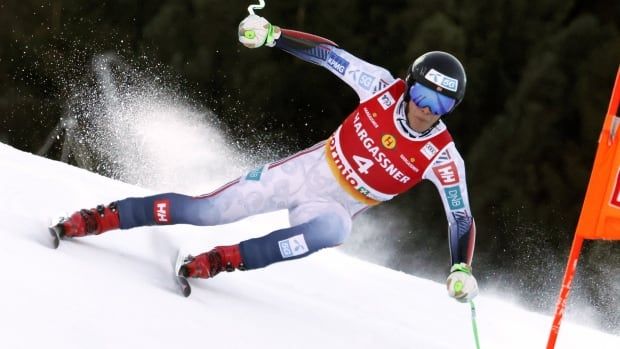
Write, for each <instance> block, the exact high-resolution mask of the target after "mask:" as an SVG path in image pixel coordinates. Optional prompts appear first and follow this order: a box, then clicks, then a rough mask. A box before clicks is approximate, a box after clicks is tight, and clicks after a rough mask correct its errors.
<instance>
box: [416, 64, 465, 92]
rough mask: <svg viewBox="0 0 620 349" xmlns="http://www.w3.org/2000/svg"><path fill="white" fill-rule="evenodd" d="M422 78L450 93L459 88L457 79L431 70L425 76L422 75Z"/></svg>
mask: <svg viewBox="0 0 620 349" xmlns="http://www.w3.org/2000/svg"><path fill="white" fill-rule="evenodd" d="M424 78H425V79H426V80H428V81H430V82H432V83H433V84H435V85H437V86H439V87H441V88H445V89H446V90H449V91H452V92H456V90H457V88H458V87H459V81H458V80H457V79H454V78H451V77H449V76H447V75H443V74H442V73H440V72H438V71H436V70H435V69H432V68H431V70H429V71H428V72H427V73H426V75H424Z"/></svg>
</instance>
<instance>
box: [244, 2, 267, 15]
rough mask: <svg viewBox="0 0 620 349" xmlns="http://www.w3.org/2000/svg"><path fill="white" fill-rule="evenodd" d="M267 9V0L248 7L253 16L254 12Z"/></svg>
mask: <svg viewBox="0 0 620 349" xmlns="http://www.w3.org/2000/svg"><path fill="white" fill-rule="evenodd" d="M264 7H265V0H258V4H254V5H250V6H248V12H249V13H250V14H251V15H253V14H254V10H261V9H263V8H264Z"/></svg>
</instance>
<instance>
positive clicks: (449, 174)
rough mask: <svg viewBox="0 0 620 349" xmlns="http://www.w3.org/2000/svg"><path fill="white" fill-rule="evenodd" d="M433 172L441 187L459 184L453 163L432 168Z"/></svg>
mask: <svg viewBox="0 0 620 349" xmlns="http://www.w3.org/2000/svg"><path fill="white" fill-rule="evenodd" d="M433 172H435V175H436V176H437V178H439V181H440V182H441V184H443V185H451V184H456V183H458V182H459V173H458V171H457V170H456V165H455V164H454V162H453V161H451V162H449V163H447V164H445V165H441V166H437V167H433Z"/></svg>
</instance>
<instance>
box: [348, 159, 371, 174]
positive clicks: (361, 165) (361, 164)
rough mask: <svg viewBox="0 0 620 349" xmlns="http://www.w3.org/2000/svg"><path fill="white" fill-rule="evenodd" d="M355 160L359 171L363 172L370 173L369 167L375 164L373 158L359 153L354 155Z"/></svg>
mask: <svg viewBox="0 0 620 349" xmlns="http://www.w3.org/2000/svg"><path fill="white" fill-rule="evenodd" d="M353 161H355V163H356V164H357V166H358V168H357V171H358V172H359V173H363V174H368V169H369V168H371V167H372V165H374V164H375V163H374V162H373V161H372V160H370V159H367V158H365V157H361V156H359V155H353Z"/></svg>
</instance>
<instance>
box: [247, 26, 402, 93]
mask: <svg viewBox="0 0 620 349" xmlns="http://www.w3.org/2000/svg"><path fill="white" fill-rule="evenodd" d="M239 41H240V42H241V43H242V44H243V45H244V46H246V47H249V48H256V47H260V46H263V45H265V46H269V47H277V48H279V49H281V50H283V51H285V52H288V53H290V54H292V55H293V56H295V57H298V58H300V59H303V60H304V61H306V62H310V63H314V64H317V65H320V66H322V67H324V68H326V69H327V70H329V71H330V72H332V73H333V74H334V75H336V76H337V77H338V78H340V79H341V80H343V81H344V82H346V83H347V84H348V85H349V86H351V87H352V88H353V89H354V90H355V92H357V94H358V96H359V97H360V99H361V100H364V99H366V98H368V97H370V96H371V95H373V94H374V93H375V92H377V91H379V90H381V89H383V88H384V87H386V86H387V85H389V84H390V83H392V82H393V81H394V77H393V76H392V74H390V72H389V71H387V70H386V69H384V68H382V67H379V66H376V65H374V64H370V63H368V62H366V61H364V60H362V59H360V58H358V57H355V56H353V55H352V54H350V53H349V52H347V51H345V50H343V49H341V48H340V47H339V46H338V45H337V44H336V43H335V42H333V41H331V40H329V39H325V38H323V37H320V36H317V35H314V34H309V33H304V32H301V31H296V30H291V29H284V28H280V27H278V26H275V25H272V24H270V23H269V22H268V21H267V20H266V19H265V18H263V17H260V16H256V15H250V16H248V17H246V18H245V19H244V20H243V21H242V22H241V23H240V24H239Z"/></svg>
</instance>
